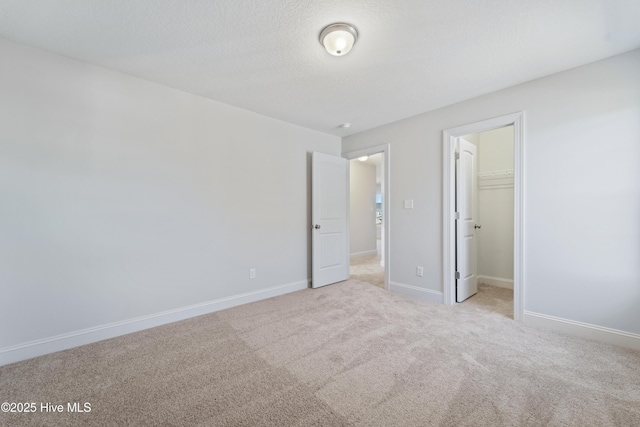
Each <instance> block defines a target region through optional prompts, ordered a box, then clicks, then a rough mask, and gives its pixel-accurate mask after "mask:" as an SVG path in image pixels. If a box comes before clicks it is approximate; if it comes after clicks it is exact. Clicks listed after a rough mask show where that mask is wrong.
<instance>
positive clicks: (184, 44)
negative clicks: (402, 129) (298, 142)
mask: <svg viewBox="0 0 640 427" xmlns="http://www.w3.org/2000/svg"><path fill="white" fill-rule="evenodd" d="M340 21H344V22H348V23H351V24H353V25H355V26H356V27H357V28H358V30H359V33H360V37H359V40H358V42H357V43H356V45H355V47H354V48H353V50H352V51H351V53H349V54H348V55H347V56H344V57H333V56H331V55H329V54H328V53H327V52H326V51H324V50H323V48H322V46H321V45H320V44H319V42H318V35H319V33H320V31H321V30H322V28H323V27H324V26H326V25H327V24H330V23H333V22H340ZM639 22H640V1H639V0H520V1H515V0H440V1H434V0H356V1H348V0H318V1H302V0H271V1H269V0H233V1H232V0H222V1H221V0H218V1H216V0H57V1H43V0H0V37H4V38H6V39H9V40H13V41H16V42H19V43H24V44H27V45H32V46H36V47H39V48H42V49H45V50H48V51H51V52H55V53H59V54H62V55H66V56H69V57H72V58H77V59H79V60H82V61H86V62H89V63H93V64H97V65H101V66H104V67H107V68H110V69H113V70H118V71H121V72H124V73H127V74H130V75H133V76H137V77H141V78H144V79H147V80H151V81H154V82H157V83H161V84H164V85H167V86H171V87H174V88H178V89H181V90H184V91H187V92H191V93H194V94H198V95H202V96H205V97H208V98H211V99H215V100H217V101H221V102H224V103H227V104H231V105H234V106H237V107H241V108H244V109H247V110H251V111H255V112H258V113H261V114H264V115H267V116H271V117H275V118H278V119H281V120H284V121H287V122H291V123H295V124H298V125H301V126H304V127H308V128H312V129H316V130H319V131H321V132H325V133H331V134H334V135H338V136H344V135H348V134H351V133H355V132H360V131H363V130H366V129H370V128H373V127H376V126H380V125H383V124H386V123H389V122H393V121H396V120H399V119H402V118H405V117H409V116H412V115H416V114H419V113H422V112H425V111H429V110H432V109H435V108H439V107H442V106H445V105H449V104H452V103H455V102H458V101H462V100H465V99H469V98H472V97H475V96H478V95H482V94H484V93H489V92H493V91H495V90H498V89H501V88H505V87H509V86H512V85H515V84H518V83H522V82H525V81H528V80H532V79H535V78H538V77H542V76H545V75H548V74H552V73H555V72H558V71H562V70H565V69H568V68H572V67H576V66H579V65H583V64H586V63H589V62H592V61H596V60H599V59H602V58H606V57H608V56H612V55H615V54H618V53H622V52H626V51H629V50H632V49H637V48H640V25H639V24H638V23H639ZM344 122H350V123H352V126H351V127H350V128H348V129H341V128H338V125H340V124H341V123H344Z"/></svg>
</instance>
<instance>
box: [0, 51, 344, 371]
mask: <svg viewBox="0 0 640 427" xmlns="http://www.w3.org/2000/svg"><path fill="white" fill-rule="evenodd" d="M0 56H1V57H2V67H0V94H2V95H1V96H0V200H1V202H0V353H2V352H3V349H4V350H5V353H6V351H7V349H11V348H14V347H16V346H17V347H20V346H22V345H24V344H25V343H29V342H33V341H37V342H41V341H38V340H45V341H46V340H47V339H49V338H51V337H55V336H58V335H61V334H63V335H64V334H74V333H76V332H77V331H80V330H84V329H86V328H96V327H100V326H101V325H111V324H113V323H114V322H123V321H127V320H130V319H136V318H139V317H141V316H150V315H151V316H152V315H154V314H157V313H163V312H166V311H170V310H175V309H180V308H182V307H186V306H191V305H194V304H201V303H203V302H208V301H217V300H220V299H222V300H224V301H227V300H226V298H230V297H234V296H238V295H241V294H245V293H253V294H252V295H258V297H259V296H260V295H262V294H261V292H262V291H264V290H268V289H271V288H272V287H276V286H282V285H291V286H292V287H290V288H286V286H285V288H286V289H296V288H299V287H300V286H302V287H306V285H307V280H308V278H309V277H310V259H309V253H310V160H309V158H310V155H309V153H310V152H311V151H313V150H316V151H320V152H324V153H328V154H334V155H339V153H340V139H339V138H337V137H333V136H329V135H325V134H321V133H319V132H315V131H311V130H307V129H304V128H301V127H297V126H294V125H290V124H287V123H284V122H281V121H278V120H274V119H271V118H267V117H264V116H260V115H257V114H254V113H251V112H248V111H244V110H240V109H237V108H233V107H230V106H227V105H224V104H220V103H217V102H213V101H210V100H207V99H204V98H200V97H197V96H194V95H191V94H188V93H185V92H180V91H177V90H174V89H170V88H167V87H163V86H160V85H157V84H154V83H150V82H146V81H143V80H139V79H136V78H133V77H130V76H126V75H124V74H119V73H116V72H112V71H109V70H106V69H102V68H99V67H94V66H91V65H88V64H84V63H81V62H77V61H74V60H70V59H67V58H65V57H61V56H56V55H53V54H49V53H45V52H42V51H38V50H35V49H31V48H27V47H24V46H20V45H16V44H13V43H10V42H7V41H2V40H0ZM274 101H277V100H274ZM249 268H255V269H256V270H257V277H256V278H255V279H253V280H250V279H249ZM34 351H35V350H34ZM30 354H31V353H30ZM5 355H6V354H5ZM0 356H1V354H0ZM7 357H8V359H10V357H9V356H7ZM8 359H7V360H8ZM0 362H1V361H0ZM0 364H1V363H0Z"/></svg>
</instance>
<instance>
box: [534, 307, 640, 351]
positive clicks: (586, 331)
mask: <svg viewBox="0 0 640 427" xmlns="http://www.w3.org/2000/svg"><path fill="white" fill-rule="evenodd" d="M523 320H524V323H525V324H527V325H531V326H537V327H541V328H546V329H551V330H553V331H557V332H563V333H566V334H569V335H573V336H577V337H581V338H587V339H590V340H594V341H600V342H604V343H607V344H614V345H617V346H620V347H627V348H631V349H633V350H640V335H639V334H634V333H631V332H624V331H619V330H617V329H610V328H605V327H602V326H596V325H591V324H589V323H582V322H576V321H574V320H568V319H562V318H560V317H554V316H548V315H546V314H540V313H533V312H531V311H525V312H524V318H523Z"/></svg>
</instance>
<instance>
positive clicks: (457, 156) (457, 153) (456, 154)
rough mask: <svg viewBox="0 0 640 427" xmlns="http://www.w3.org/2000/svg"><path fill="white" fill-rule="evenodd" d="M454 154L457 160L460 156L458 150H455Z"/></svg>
mask: <svg viewBox="0 0 640 427" xmlns="http://www.w3.org/2000/svg"><path fill="white" fill-rule="evenodd" d="M455 156H456V160H458V159H459V158H460V152H459V151H456V152H455Z"/></svg>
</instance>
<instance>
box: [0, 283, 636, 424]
mask: <svg viewBox="0 0 640 427" xmlns="http://www.w3.org/2000/svg"><path fill="white" fill-rule="evenodd" d="M506 298H508V295H507V296H506ZM508 305H509V304H508V302H505V292H504V290H502V289H490V288H487V287H485V286H483V287H481V288H480V293H479V294H478V295H476V296H474V297H472V298H471V299H469V300H468V301H467V302H465V303H462V304H458V305H456V306H454V307H447V306H443V305H436V304H432V303H428V302H423V301H419V300H414V299H410V298H406V297H403V296H400V295H397V294H393V293H390V292H387V291H384V290H382V289H379V288H377V287H374V286H370V285H368V284H365V283H362V282H358V281H355V280H350V281H346V282H342V283H339V284H335V285H331V286H327V287H324V288H320V289H315V290H311V289H309V290H304V291H300V292H295V293H292V294H288V295H284V296H280V297H276V298H272V299H269V300H265V301H260V302H257V303H252V304H247V305H244V306H241V307H236V308H232V309H229V310H225V311H222V312H218V313H214V314H210V315H206V316H201V317H197V318H193V319H189V320H185V321H182V322H178V323H174V324H170V325H166V326H162V327H158V328H154V329H150V330H147V331H142V332H138V333H135V334H130V335H127V336H123V337H119V338H114V339H111V340H106V341H102V342H99V343H95V344H91V345H87V346H83V347H79V348H76V349H72V350H68V351H64V352H60V353H56V354H51V355H47V356H43V357H39V358H36V359H32V360H28V361H24V362H20V363H17V364H13V365H8V366H4V367H0V402H5V401H8V402H38V403H39V402H53V403H65V404H66V402H90V403H91V405H92V406H91V408H92V410H91V412H90V413H84V414H68V413H62V414H58V413H56V414H43V413H35V414H2V413H0V425H2V426H20V425H56V426H64V425H203V426H312V425H318V426H638V425H640V352H634V351H632V350H627V349H623V348H617V347H614V346H609V345H605V344H600V343H596V342H590V341H586V340H582V339H578V338H571V337H567V336H564V335H560V334H555V333H551V332H546V331H543V330H536V329H531V328H529V327H527V326H525V325H522V324H519V323H516V322H514V321H513V320H510V319H509V318H508V313H507V312H505V310H507V311H508Z"/></svg>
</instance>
